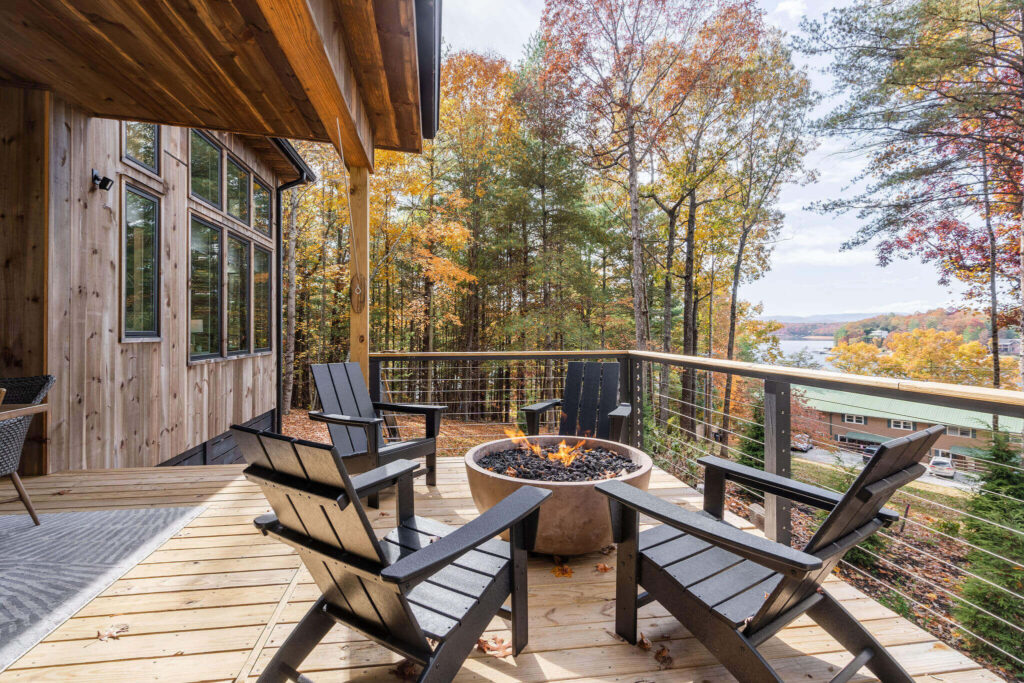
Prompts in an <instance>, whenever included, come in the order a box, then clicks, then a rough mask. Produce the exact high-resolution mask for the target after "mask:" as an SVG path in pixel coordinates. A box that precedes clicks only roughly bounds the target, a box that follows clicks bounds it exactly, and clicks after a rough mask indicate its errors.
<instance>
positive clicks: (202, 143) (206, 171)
mask: <svg viewBox="0 0 1024 683" xmlns="http://www.w3.org/2000/svg"><path fill="white" fill-rule="evenodd" d="M190 140H191V142H190V144H189V149H190V152H189V173H190V177H191V180H192V195H193V196H195V197H198V198H199V199H202V200H203V201H204V202H207V203H209V204H212V205H213V206H216V207H217V208H218V209H219V208H220V147H218V146H217V145H216V144H214V143H213V141H212V140H210V139H209V138H208V137H206V136H205V135H203V134H202V133H200V132H199V131H196V130H193V131H191V133H190Z"/></svg>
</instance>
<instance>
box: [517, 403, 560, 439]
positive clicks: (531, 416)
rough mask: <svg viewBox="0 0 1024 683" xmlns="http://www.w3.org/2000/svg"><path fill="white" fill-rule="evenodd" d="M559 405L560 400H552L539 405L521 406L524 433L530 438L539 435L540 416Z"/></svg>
mask: <svg viewBox="0 0 1024 683" xmlns="http://www.w3.org/2000/svg"><path fill="white" fill-rule="evenodd" d="M560 405H562V399H560V398H553V399H550V400H548V401H541V402H540V403H533V404H531V405H528V406H523V413H524V414H525V415H526V433H527V434H529V435H530V436H536V435H537V434H539V433H540V418H541V415H543V414H544V413H546V412H547V411H549V410H551V409H552V408H554V407H555V406H560Z"/></svg>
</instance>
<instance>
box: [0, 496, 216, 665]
mask: <svg viewBox="0 0 1024 683" xmlns="http://www.w3.org/2000/svg"><path fill="white" fill-rule="evenodd" d="M202 511H203V508H202V507H174V508H148V509H144V510H94V511H88V512H60V513H55V514H45V515H39V521H41V522H42V525H41V526H35V525H34V524H32V520H31V519H29V516H28V515H0V671H3V670H4V669H6V668H7V667H8V666H10V665H11V664H12V663H13V662H14V661H15V660H17V659H18V658H19V657H20V656H21V655H23V654H25V653H26V652H27V651H28V650H29V649H31V648H32V646H33V645H35V644H36V643H38V642H39V641H40V640H42V639H43V638H45V637H46V636H47V635H48V634H49V633H50V632H51V631H52V630H54V629H55V628H57V627H58V626H60V625H61V624H63V623H64V622H65V621H66V620H67V619H68V618H69V617H71V616H72V615H74V614H75V612H77V611H78V610H80V609H81V608H82V607H83V606H84V605H85V604H86V603H88V602H89V601H90V600H92V599H93V598H94V597H96V596H97V595H99V594H100V593H101V592H103V591H104V590H105V589H106V588H107V587H108V586H110V584H112V583H113V582H114V581H116V580H117V579H118V578H120V577H121V575H122V574H124V573H125V572H127V571H128V570H129V569H131V568H132V567H134V566H135V565H136V564H138V563H139V562H140V561H141V560H143V559H145V557H146V556H147V555H149V554H150V553H151V552H153V551H154V550H156V549H157V548H158V547H159V546H160V545H162V544H163V542H164V541H166V540H167V539H168V538H170V537H171V536H173V535H174V534H175V533H177V532H178V530H180V529H181V528H182V527H183V526H185V525H186V524H188V523H189V522H190V521H192V519H194V518H195V517H196V516H197V515H198V514H199V513H200V512H202Z"/></svg>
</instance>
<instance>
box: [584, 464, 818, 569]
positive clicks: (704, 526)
mask: <svg viewBox="0 0 1024 683" xmlns="http://www.w3.org/2000/svg"><path fill="white" fill-rule="evenodd" d="M597 490H598V491H600V492H601V493H603V494H604V495H606V496H608V498H609V499H610V501H609V502H610V505H611V513H612V519H613V524H612V526H613V527H614V526H615V523H614V520H615V518H616V517H617V515H618V510H616V505H619V506H624V507H626V508H629V509H632V510H635V511H637V512H639V513H642V514H645V515H647V516H648V517H652V518H654V519H656V520H657V521H659V522H661V523H662V524H667V525H668V526H670V527H672V528H674V529H678V530H679V531H683V532H686V533H688V534H690V535H692V536H696V537H697V538H700V539H702V540H705V541H707V542H708V543H712V544H714V545H716V546H718V547H720V548H723V549H725V550H728V551H729V552H731V553H734V554H736V555H739V556H740V557H743V558H745V559H748V560H751V561H753V562H756V563H758V564H760V565H762V566H764V567H767V568H769V569H773V570H775V571H778V572H782V573H783V574H786V575H787V576H792V577H799V576H802V575H804V574H806V573H807V572H809V571H813V570H815V569H820V568H821V565H822V562H821V559H820V558H817V557H815V556H814V555H810V554H808V553H805V552H802V551H800V550H795V549H793V548H790V547H789V546H788V545H783V544H781V543H776V542H775V541H771V540H769V539H767V538H762V537H760V536H755V535H754V534H750V533H747V532H746V531H742V530H741V529H737V528H736V527H734V526H731V525H729V524H727V523H726V522H723V521H721V520H718V519H715V518H713V517H711V516H710V515H707V514H704V513H697V512H691V511H690V510H685V509H683V508H681V507H679V506H677V505H673V504H672V503H670V502H668V501H667V500H662V499H661V498H658V497H657V496H655V495H653V494H650V493H648V492H647V491H641V490H640V489H638V488H636V487H635V486H630V485H629V484H627V483H625V482H622V481H606V482H601V483H600V484H598V485H597Z"/></svg>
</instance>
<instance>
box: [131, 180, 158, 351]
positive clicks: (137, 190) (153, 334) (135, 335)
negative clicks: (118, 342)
mask: <svg viewBox="0 0 1024 683" xmlns="http://www.w3.org/2000/svg"><path fill="white" fill-rule="evenodd" d="M130 192H131V193H134V194H137V195H139V196H141V197H143V198H145V199H149V200H151V201H152V202H153V203H154V204H155V205H156V220H155V225H154V231H153V251H154V254H155V267H154V275H155V277H156V282H155V283H154V285H153V297H154V304H155V307H156V309H155V312H154V317H153V320H154V322H155V323H156V329H155V330H144V331H143V330H131V331H129V330H128V324H127V323H128V315H127V313H128V312H127V303H128V302H127V292H126V290H125V284H126V281H127V273H126V266H127V258H126V256H127V248H128V194H129V193H130ZM162 219H163V207H162V205H161V199H160V197H158V196H157V195H155V194H153V193H152V192H149V191H147V190H145V189H143V188H141V187H139V186H138V185H135V184H134V183H125V184H124V192H123V196H122V197H121V334H122V335H123V336H124V338H126V339H129V338H130V339H160V335H161V324H160V323H161V317H162V316H161V315H160V275H161V271H162V263H161V259H160V251H161V249H160V234H161V230H160V223H161V220H162Z"/></svg>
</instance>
